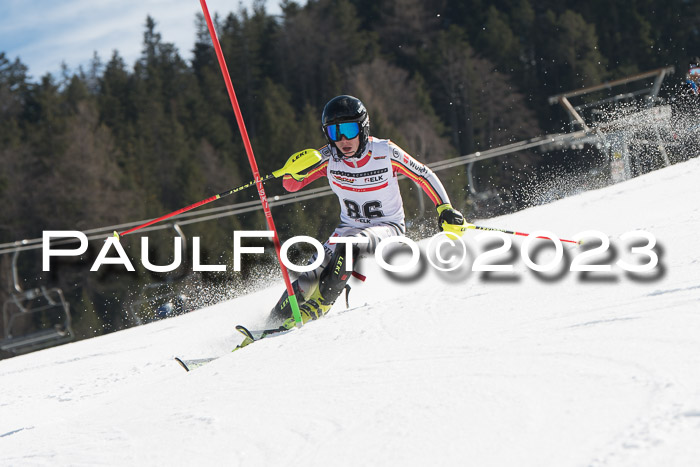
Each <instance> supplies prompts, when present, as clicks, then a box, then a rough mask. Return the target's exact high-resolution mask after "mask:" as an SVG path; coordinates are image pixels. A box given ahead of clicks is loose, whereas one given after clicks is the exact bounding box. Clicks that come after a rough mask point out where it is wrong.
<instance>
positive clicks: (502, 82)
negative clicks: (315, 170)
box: [0, 0, 700, 337]
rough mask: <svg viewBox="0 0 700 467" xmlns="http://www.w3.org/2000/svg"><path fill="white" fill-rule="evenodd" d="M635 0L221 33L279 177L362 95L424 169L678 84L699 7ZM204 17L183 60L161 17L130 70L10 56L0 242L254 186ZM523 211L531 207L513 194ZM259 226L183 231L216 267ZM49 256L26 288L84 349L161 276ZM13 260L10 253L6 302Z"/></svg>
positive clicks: (306, 12) (223, 26)
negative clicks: (643, 75)
mask: <svg viewBox="0 0 700 467" xmlns="http://www.w3.org/2000/svg"><path fill="white" fill-rule="evenodd" d="M632 4H634V6H633V7H632V6H631V4H630V2H629V1H628V2H616V1H613V2H609V1H602V0H592V1H589V2H574V1H571V0H565V1H556V2H555V1H551V0H545V1H540V2H534V1H531V0H497V1H491V2H483V1H481V0H467V1H456V0H437V1H434V2H422V1H418V0H371V1H369V0H356V1H351V0H312V1H309V2H308V3H307V4H305V5H301V4H298V3H295V2H291V1H287V0H285V1H284V2H282V15H280V16H272V15H270V14H268V13H267V12H266V10H265V7H264V2H257V3H256V4H255V6H254V8H252V10H239V11H234V12H230V13H229V14H227V15H226V16H225V17H217V18H215V23H216V27H217V30H218V34H219V37H220V39H221V44H222V47H223V51H224V55H225V56H226V60H227V63H228V68H229V71H230V73H231V78H232V81H233V84H234V88H235V89H236V92H237V95H238V100H239V102H240V105H241V107H242V111H243V116H244V119H245V122H246V125H247V129H248V132H249V135H250V137H251V139H252V145H253V148H254V150H255V154H256V157H257V161H258V165H259V167H260V172H261V173H262V174H267V173H270V172H271V171H273V170H275V169H277V168H279V167H280V166H281V164H283V163H284V161H285V160H286V159H287V157H288V156H289V155H290V154H292V153H293V152H296V151H298V150H301V149H303V148H307V147H320V146H321V145H322V144H324V140H323V137H322V133H321V130H320V113H321V109H322V108H323V105H324V104H325V102H327V101H328V100H329V99H330V98H331V97H333V96H335V95H337V94H352V95H356V96H358V97H360V98H361V99H362V100H363V101H364V102H365V104H366V106H367V107H368V110H369V114H370V118H371V125H372V134H373V135H376V136H378V137H382V138H391V139H392V140H393V141H395V142H396V143H397V144H399V145H400V146H402V147H403V148H404V149H405V150H406V151H407V152H409V153H410V154H412V155H414V156H416V157H417V158H418V159H419V160H421V161H423V162H426V163H430V162H435V161H440V160H444V159H448V158H451V157H455V156H458V155H463V154H467V153H472V152H475V151H481V150H485V149H489V148H492V147H497V146H500V145H503V144H507V143H510V142H514V141H519V140H523V139H527V138H532V137H535V136H540V135H543V134H546V133H548V132H559V131H567V130H566V129H564V128H563V126H564V121H563V119H562V114H561V111H560V109H558V108H555V107H552V106H550V105H549V104H548V102H547V97H549V96H551V95H554V94H557V93H560V92H564V91H568V90H571V89H576V88H580V87H583V86H587V85H592V84H598V83H601V82H603V81H605V80H610V79H615V78H619V77H623V76H627V75H630V74H633V73H636V72H640V71H645V70H649V69H654V68H658V67H662V66H668V65H674V66H676V69H677V70H680V71H681V73H682V72H683V71H684V70H685V69H686V67H687V64H688V61H689V60H691V59H692V57H694V56H695V55H697V54H698V44H699V43H700V29H698V24H700V2H691V1H686V0H668V1H665V2H658V1H652V0H638V1H633V2H632ZM192 20H193V21H195V20H196V21H197V25H198V32H197V36H196V42H195V45H194V48H193V50H187V51H183V50H177V49H176V48H175V47H174V46H173V44H172V43H169V42H168V38H167V37H162V36H161V34H160V33H159V32H158V22H157V21H158V18H151V17H148V18H144V21H145V23H144V32H143V48H142V53H141V56H140V58H139V60H138V61H137V62H136V63H125V61H124V59H123V58H122V57H121V56H120V55H119V53H118V51H117V52H115V53H114V54H113V55H112V56H111V57H99V56H97V55H94V56H93V58H92V62H91V66H89V67H88V68H87V69H78V70H68V69H64V72H63V73H62V74H61V76H52V75H45V76H41V77H32V76H29V75H28V72H27V67H26V66H25V65H24V64H23V63H22V59H21V57H17V58H13V57H8V56H6V54H5V53H2V51H1V50H0V167H2V170H1V171H0V203H1V205H2V209H1V210H0V243H7V242H13V241H16V240H21V239H25V238H37V237H41V235H42V231H44V230H73V229H77V230H86V229H91V228H96V227H101V226H106V225H116V224H121V223H125V222H131V221H138V220H142V219H148V218H152V217H157V216H160V215H162V214H164V213H167V212H170V211H173V210H176V209H178V208H181V207H183V206H186V205H189V204H191V203H193V202H195V201H198V200H200V199H203V198H206V197H208V196H211V195H212V194H215V193H219V192H221V191H224V190H226V189H229V188H232V187H235V186H238V185H240V184H243V183H246V182H247V181H249V180H250V179H251V172H250V168H249V166H248V163H247V158H246V154H245V151H244V147H243V144H242V141H241V137H240V134H239V132H238V128H237V125H236V121H235V118H234V116H233V113H232V111H231V107H230V102H229V99H228V96H227V94H226V89H225V87H224V83H223V80H222V77H221V72H220V70H219V67H218V63H217V61H216V56H215V54H214V50H213V48H212V46H211V41H210V38H209V34H208V31H207V29H206V25H205V23H204V20H203V18H202V17H201V15H200V16H198V17H197V18H193V19H192ZM676 78H680V76H678V75H677V76H676ZM542 164H543V161H542V160H541V158H539V156H537V155H535V154H528V153H522V154H518V156H517V157H508V158H504V159H494V160H492V161H491V162H489V163H487V164H484V171H485V172H484V173H487V174H488V178H489V181H490V183H492V184H494V185H495V186H499V187H506V188H507V189H509V190H513V191H515V192H517V190H518V189H519V187H522V186H523V185H524V184H525V183H526V179H527V178H528V176H529V174H536V173H537V172H538V171H540V170H544V168H543V165H542ZM439 175H440V177H441V179H442V180H443V181H444V182H445V185H446V187H447V189H448V191H449V192H450V194H451V196H452V197H453V204H455V205H456V207H458V208H460V209H462V210H464V212H465V213H469V211H470V199H469V196H468V192H467V190H466V189H465V186H466V175H465V172H464V169H463V168H458V169H454V170H452V171H449V172H443V173H440V174H439ZM318 183H319V185H318V186H322V185H321V183H320V182H318ZM402 183H406V185H405V187H404V189H405V190H407V191H409V192H413V190H414V188H413V187H412V186H409V184H408V183H407V182H402ZM267 187H268V188H267V189H268V195H270V196H274V195H276V194H282V193H283V192H284V190H283V189H282V187H281V184H280V183H279V182H274V181H273V182H270V183H268V185H267ZM255 198H256V192H255V190H249V191H242V192H240V193H237V194H235V195H232V196H231V197H230V198H227V199H226V201H222V203H231V204H232V203H237V202H243V201H248V200H253V199H255ZM404 198H405V201H406V204H407V214H408V217H409V220H413V221H415V222H416V223H419V222H420V220H421V219H422V218H423V217H424V216H425V217H427V218H428V219H429V220H430V221H431V222H432V221H433V217H434V216H433V213H432V207H430V206H429V208H430V209H428V208H426V211H425V212H421V211H420V203H419V202H418V198H417V196H409V195H406V196H405V197H404ZM428 204H429V203H428ZM515 204H516V205H514V206H513V209H517V208H519V207H521V206H518V205H517V197H516V199H515ZM337 209H338V208H337V206H336V201H335V199H331V198H321V199H318V200H313V201H308V202H306V203H305V204H299V205H294V204H290V205H286V206H285V207H284V208H278V209H275V210H274V211H273V214H274V215H275V222H276V224H277V226H278V229H279V231H280V235H281V236H282V237H283V238H287V237H289V236H291V235H293V234H298V235H301V234H305V235H312V236H316V237H319V238H324V237H326V236H327V235H328V233H329V229H330V226H333V225H335V221H336V219H337V215H338V214H337ZM428 211H430V212H428ZM263 226H264V220H263V216H262V214H261V213H260V212H252V213H247V214H244V215H240V216H232V217H226V218H222V219H218V220H216V221H209V222H203V223H200V224H193V225H189V226H187V227H186V228H185V233H186V234H187V236H188V237H191V236H193V235H197V236H200V237H202V244H203V245H206V249H204V250H203V255H204V260H203V261H206V262H211V263H214V262H218V263H220V264H226V263H227V262H228V263H230V257H231V249H232V247H231V238H232V231H233V230H235V229H260V228H261V227H263ZM152 238H153V241H152V242H151V244H152V250H153V251H152V257H153V258H155V260H154V261H158V260H159V261H160V262H161V263H165V262H166V261H168V257H169V256H172V233H171V232H168V233H167V234H166V233H160V234H159V233H154V234H153V236H152ZM129 242H131V240H129V241H128V242H127V243H128V244H129V245H131V246H132V247H133V248H136V246H137V245H138V244H137V241H136V240H134V241H133V243H129ZM92 243H93V244H91V250H90V254H89V255H87V256H88V257H89V258H92V259H94V258H95V256H96V253H97V251H99V247H100V245H98V244H97V243H99V242H92ZM133 251H135V252H136V253H134V256H135V257H136V258H138V250H137V249H134V250H133ZM40 259H41V257H40V253H39V252H27V253H23V254H22V255H21V257H20V262H19V264H20V268H19V269H20V272H21V276H22V277H23V278H25V283H24V284H23V285H24V286H25V287H31V286H35V285H36V284H41V283H47V282H48V283H53V284H56V285H59V286H61V287H62V288H63V289H64V290H65V291H66V294H67V296H68V298H69V300H70V302H71V306H72V310H73V313H74V318H75V319H76V331H77V332H78V334H79V336H81V337H87V336H91V335H94V334H99V333H103V332H108V331H112V330H116V329H120V328H123V327H126V326H129V325H131V324H133V322H132V321H131V320H130V319H129V317H128V316H125V313H124V311H123V310H124V308H125V304H126V303H128V302H129V300H130V299H132V298H133V297H134V296H135V295H138V293H139V291H140V290H141V287H142V286H143V285H145V284H148V283H150V282H153V281H155V280H163V278H162V277H154V276H153V275H152V274H151V273H148V272H147V271H145V270H143V269H139V270H138V271H137V273H135V274H128V273H125V272H124V271H122V270H119V269H118V268H105V270H104V271H101V272H100V273H99V274H94V273H89V267H90V265H91V261H72V262H70V261H66V262H60V264H59V265H58V266H57V267H56V268H55V270H53V271H52V272H51V273H50V274H42V273H41V272H40V264H41V263H40ZM11 260H12V258H11V255H7V254H6V255H2V256H0V280H2V281H3V289H2V291H1V292H0V299H2V300H3V301H4V299H5V297H6V296H7V294H8V293H9V291H10V290H9V288H8V287H7V285H6V284H11V283H12V281H11V279H10V277H9V272H8V271H9V270H10V263H11ZM136 262H138V261H136ZM137 269H138V268H137ZM251 269H253V268H252V267H250V266H249V267H248V269H247V270H246V271H244V272H243V274H241V275H237V276H236V277H232V276H234V275H233V273H227V274H204V275H203V276H202V277H198V278H197V282H198V284H200V286H201V287H203V288H204V289H206V288H207V287H211V288H212V289H211V290H214V288H217V290H220V289H221V288H224V289H235V288H236V287H237V286H238V284H240V283H241V282H245V281H246V280H247V279H248V278H250V279H251V280H253V279H254V278H255V276H256V273H255V271H252V270H251ZM271 269H273V270H274V268H271Z"/></svg>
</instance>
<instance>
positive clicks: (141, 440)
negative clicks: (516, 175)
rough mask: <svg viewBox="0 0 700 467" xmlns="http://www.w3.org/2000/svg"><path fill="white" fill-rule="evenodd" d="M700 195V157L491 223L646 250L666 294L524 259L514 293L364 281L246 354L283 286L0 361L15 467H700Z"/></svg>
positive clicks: (430, 276)
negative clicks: (627, 240) (244, 333)
mask: <svg viewBox="0 0 700 467" xmlns="http://www.w3.org/2000/svg"><path fill="white" fill-rule="evenodd" d="M698 179H700V159H694V160H691V161H689V162H685V163H682V164H678V165H675V166H672V167H669V168H666V169H663V170H660V171H657V172H654V173H651V174H647V175H645V176H642V177H639V178H636V179H633V180H630V181H627V182H625V183H621V184H618V185H614V186H610V187H607V188H604V189H600V190H596V191H592V192H587V193H583V194H580V195H577V196H574V197H570V198H566V199H563V200H560V201H557V202H555V203H552V204H549V205H545V206H539V207H535V208H530V209H527V210H525V211H522V212H518V213H515V214H512V215H508V216H503V217H500V218H496V219H489V220H488V221H484V222H478V224H481V225H490V226H494V227H500V228H506V229H517V230H519V231H525V232H528V231H534V230H539V229H546V230H549V231H552V232H555V233H556V234H558V235H561V236H562V237H563V238H570V237H571V236H573V235H574V234H576V233H578V232H581V231H585V230H591V229H595V230H600V231H602V232H604V233H605V234H606V235H609V236H610V238H611V241H612V243H613V246H614V247H615V248H617V250H618V251H619V252H620V253H619V255H623V254H624V248H625V247H624V246H622V245H621V244H620V242H619V237H620V235H622V234H624V233H625V232H628V231H632V230H636V229H643V230H647V231H648V232H650V233H652V234H654V235H655V237H656V238H657V240H658V244H659V248H658V251H659V252H660V258H661V264H660V265H659V266H658V267H657V270H656V271H655V272H656V274H652V275H651V276H650V277H651V279H649V276H646V279H645V276H631V275H628V274H626V273H624V272H622V271H619V270H614V271H613V272H612V273H608V274H598V273H593V274H589V275H588V276H581V275H578V274H577V273H572V272H565V273H563V274H559V275H555V276H554V277H550V276H547V277H545V278H538V277H537V276H536V275H535V274H534V273H533V272H532V271H530V270H528V269H526V267H525V266H524V264H523V263H522V261H521V260H520V259H519V255H518V256H515V265H516V266H515V269H516V271H515V273H513V274H510V275H508V274H503V273H496V274H492V275H490V276H488V279H487V278H486V277H485V276H483V275H481V273H473V272H469V271H466V270H462V271H455V272H453V273H450V274H445V273H440V274H438V273H437V272H435V271H434V270H432V268H430V267H429V268H428V271H427V272H426V273H425V274H423V275H422V276H421V277H420V279H417V280H413V281H403V282H402V281H397V280H393V279H390V278H389V277H388V275H387V274H386V273H385V272H383V271H382V270H380V269H379V268H378V267H377V266H376V265H374V264H372V263H371V262H365V264H364V265H363V272H365V273H366V274H367V275H368V280H367V282H366V283H364V284H359V283H358V284H357V285H356V286H354V287H353V292H352V294H351V296H350V299H351V306H357V305H361V304H363V303H367V306H360V307H358V308H356V309H353V310H350V311H347V312H343V310H342V306H341V304H340V303H339V304H338V305H336V308H339V309H334V310H332V311H331V313H330V314H329V315H328V316H327V317H326V318H324V319H322V320H319V321H317V322H313V323H311V324H309V325H307V326H304V327H303V328H302V329H299V330H295V331H292V332H290V333H287V334H285V335H283V336H279V337H276V338H270V339H266V340H263V341H260V342H258V343H256V344H255V345H252V346H250V347H247V348H245V349H243V350H241V351H239V352H236V353H233V354H232V353H230V350H231V349H233V348H234V347H235V346H236V345H237V344H238V342H239V341H240V340H241V336H240V334H239V333H238V332H236V331H235V329H234V326H235V324H244V325H249V326H251V327H259V326H260V325H261V323H262V322H263V320H264V318H265V315H266V310H267V309H269V308H271V307H272V305H274V302H275V301H276V300H277V298H278V296H279V294H280V293H281V290H282V288H283V286H282V285H281V284H276V285H274V286H272V287H270V288H268V289H265V290H261V291H259V292H256V293H254V294H251V295H248V296H245V297H241V298H238V299H235V300H232V301H230V302H226V303H221V304H218V305H215V306H212V307H209V308H206V309H202V310H199V311H196V312H193V313H189V314H187V315H184V316H180V317H177V318H171V319H168V320H165V321H160V322H156V323H151V324H148V325H145V326H141V327H138V328H132V329H128V330H125V331H121V332H117V333H113V334H109V335H106V336H101V337H98V338H94V339H90V340H85V341H80V342H76V343H72V344H68V345H64V346H60V347H56V348H53V349H48V350H44V351H41V352H35V353H32V354H29V355H25V356H20V357H15V358H12V359H8V360H4V361H1V362H0V465H125V464H138V465H191V464H201V465H209V464H217V465H288V466H314V465H347V466H355V465H479V466H489V465H494V466H502V465H519V466H545V465H552V466H582V465H584V466H586V465H588V466H658V465H665V466H667V465H677V466H686V465H697V462H698V459H700V442H698V440H699V439H700V334H699V333H698V331H699V330H700V313H699V311H700V244H698V242H697V232H699V231H700V205H699V204H698V200H700V188H698V183H697V180H698ZM476 235H477V233H476V232H469V233H468V234H467V239H468V240H469V241H470V242H472V244H476V240H475V237H476ZM521 243H522V240H521V239H513V245H514V248H516V249H518V250H517V251H519V245H520V244H521ZM422 245H423V246H425V243H423V244H422ZM568 251H569V250H568ZM570 251H573V250H570ZM547 254H548V253H547V251H545V252H544V253H543V254H542V258H541V261H542V262H544V261H546V260H547ZM571 254H573V253H571ZM596 274H598V275H596ZM341 301H342V300H339V302H341ZM218 355H220V356H222V357H221V358H219V359H217V360H215V361H213V362H211V363H209V364H208V365H206V366H204V367H201V368H199V369H197V370H195V371H192V372H190V373H187V372H184V371H183V370H182V368H180V366H179V365H178V364H177V363H176V362H175V361H174V360H173V357H175V356H180V357H183V358H188V359H189V358H202V357H210V356H218Z"/></svg>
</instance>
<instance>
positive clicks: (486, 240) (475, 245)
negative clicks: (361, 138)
mask: <svg viewBox="0 0 700 467" xmlns="http://www.w3.org/2000/svg"><path fill="white" fill-rule="evenodd" d="M273 236H274V234H273V232H272V231H271V230H252V231H241V230H236V231H234V232H233V270H234V271H236V272H238V271H240V270H241V255H243V254H264V253H265V247H262V246H244V245H242V239H244V238H256V239H261V238H272V237H273ZM59 239H61V240H66V239H73V240H76V241H78V242H79V243H80V246H79V247H78V248H74V249H66V248H60V249H57V248H52V247H51V242H52V241H54V240H59ZM617 240H619V242H620V243H621V244H622V247H621V248H615V247H611V241H610V237H608V236H607V235H605V234H604V233H603V232H600V231H595V230H589V231H585V232H581V233H579V234H577V235H575V236H574V237H573V240H566V241H567V242H572V243H575V246H573V247H571V246H567V248H568V249H569V252H571V251H573V252H574V253H573V255H571V254H567V255H565V254H564V248H565V247H564V246H563V244H562V241H561V240H560V239H559V238H558V237H557V236H556V235H554V234H553V233H551V232H548V231H537V232H533V233H531V234H529V235H528V236H527V237H526V238H525V240H524V241H523V242H522V243H521V244H520V245H519V250H520V252H519V254H517V255H513V248H514V247H513V242H512V240H511V237H509V236H508V235H506V234H505V233H503V232H500V231H497V230H494V231H490V230H486V231H484V232H482V233H480V234H478V235H476V236H473V237H470V238H469V239H468V240H466V239H465V238H464V237H456V236H455V235H453V234H447V233H445V232H440V233H439V234H437V235H435V236H434V237H432V238H431V239H430V240H429V241H428V242H427V247H426V251H425V252H422V251H421V248H420V247H419V245H418V244H417V243H416V242H415V241H413V240H411V239H410V238H407V237H403V236H393V237H388V238H385V239H383V240H382V241H380V242H379V244H378V245H377V247H376V249H375V251H374V259H375V261H376V262H377V264H378V265H379V266H380V267H381V268H382V269H384V270H385V271H388V272H392V273H404V272H408V271H411V270H412V269H413V268H415V267H416V265H417V264H418V263H419V262H420V261H421V260H422V259H424V258H427V261H428V263H429V264H430V265H431V266H432V267H433V268H434V269H436V270H438V271H454V270H456V269H459V268H468V269H470V270H471V271H477V272H505V273H513V272H517V271H516V269H515V264H514V263H515V262H516V261H518V258H519V260H520V261H522V262H523V264H525V266H527V268H529V269H531V270H533V271H536V272H549V271H552V270H555V269H558V268H561V267H562V262H567V264H565V265H564V267H565V268H566V269H567V270H568V271H571V272H611V271H613V268H614V267H616V268H618V270H621V271H626V272H631V273H647V272H650V271H652V270H654V269H655V268H656V267H657V266H658V265H659V255H658V253H657V251H656V246H657V243H656V238H655V237H654V235H652V234H651V233H649V232H646V231H643V230H635V231H631V232H627V233H625V234H623V235H620V236H619V237H617ZM173 241H174V249H173V251H174V258H173V261H172V263H170V264H168V265H155V264H153V263H152V262H151V261H150V259H149V257H148V237H141V264H142V265H143V267H144V268H145V269H147V270H149V271H152V272H160V273H162V272H170V271H174V270H175V269H177V268H178V267H180V265H181V264H182V253H181V252H182V249H181V242H182V239H181V238H180V237H174V239H173ZM42 242H43V243H42V258H43V261H42V267H43V271H50V270H51V258H52V257H71V256H73V257H74V256H80V255H83V254H85V253H86V252H87V248H88V239H87V236H86V235H85V234H84V233H82V232H80V231H76V230H50V231H44V232H43V237H42ZM368 242H369V239H368V238H367V237H331V238H330V239H329V243H331V244H337V245H345V246H344V248H346V257H347V258H348V261H347V263H346V264H345V267H346V270H347V271H352V269H353V265H354V261H353V260H354V258H353V257H352V246H353V245H357V244H366V243H368ZM300 243H306V244H309V245H311V246H312V247H314V248H315V250H316V255H315V256H314V260H313V261H312V262H311V263H309V264H306V265H297V264H294V263H292V262H291V261H290V260H289V258H288V252H289V249H290V248H291V247H293V246H294V245H297V244H300ZM401 244H402V245H404V246H405V247H408V249H409V250H410V255H411V257H410V259H409V260H408V261H406V260H401V264H393V263H391V262H390V261H388V260H387V256H389V257H393V256H394V255H393V254H392V253H389V251H394V252H396V251H397V250H396V249H395V248H396V247H398V246H399V245H401ZM583 245H586V247H585V248H582V246H583ZM589 246H592V247H589ZM480 247H484V248H483V251H478V252H477V251H476V250H477V249H480ZM542 248H553V249H554V255H553V256H552V255H549V256H550V257H549V258H548V259H546V260H545V261H540V260H539V259H538V254H539V252H540V251H541V250H542ZM611 250H612V251H613V252H615V253H614V254H612V255H611V254H610V252H611ZM423 255H424V257H423ZM618 255H619V256H620V257H619V259H617V260H616V261H615V259H616V256H618ZM280 256H281V259H282V263H283V264H284V266H285V267H286V268H287V269H289V270H291V271H295V272H308V271H312V270H314V269H316V268H318V267H320V266H321V264H322V263H323V259H324V256H325V254H324V247H323V245H322V244H321V243H320V242H319V241H318V240H316V239H315V238H313V237H309V236H303V235H300V236H296V237H292V238H290V239H288V240H287V241H285V242H284V243H283V244H282V246H281V250H280ZM504 257H507V258H510V259H512V261H510V262H509V263H504V262H503V261H502V260H501V261H499V259H502V258H504ZM105 264H109V265H122V266H124V267H125V269H126V270H127V271H131V272H133V271H135V268H134V265H133V263H132V260H131V259H130V258H129V256H128V255H127V253H126V251H125V250H124V247H123V246H122V245H121V243H120V242H119V238H118V237H108V238H107V239H105V242H104V244H103V246H102V248H101V249H100V252H99V253H98V255H97V258H96V259H95V261H94V262H93V264H92V267H91V268H90V271H93V272H94V271H99V269H100V267H101V266H103V265H105ZM192 268H193V271H195V272H204V271H209V272H217V271H218V272H224V271H226V269H227V267H226V265H220V264H202V263H201V256H200V238H199V237H193V238H192Z"/></svg>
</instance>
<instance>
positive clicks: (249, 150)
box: [199, 0, 301, 326]
mask: <svg viewBox="0 0 700 467" xmlns="http://www.w3.org/2000/svg"><path fill="white" fill-rule="evenodd" d="M199 3H200V4H201V5H202V12H203V13H204V19H205V20H206V22H207V28H209V35H210V36H211V41H212V43H213V44H214V50H215V51H216V58H217V59H218V60H219V67H220V68H221V74H222V75H223V76H224V81H225V82H226V90H227V91H228V96H229V99H230V100H231V106H232V107H233V113H234V114H235V115H236V122H238V129H239V130H240V132H241V137H242V138H243V144H244V145H245V152H246V154H247V155H248V162H249V163H250V168H251V170H252V171H253V178H254V179H255V184H256V186H257V188H258V195H260V201H261V202H262V206H263V210H264V211H265V219H266V220H267V227H268V228H269V229H270V230H271V231H272V232H273V233H274V234H275V236H274V237H273V242H274V244H275V252H276V253H277V259H278V261H279V263H280V268H281V269H282V277H284V284H285V285H286V287H287V294H288V296H289V303H290V304H291V306H292V313H293V315H294V321H295V322H296V324H297V326H300V325H301V313H300V312H299V304H298V303H297V299H296V296H295V295H294V289H293V287H292V282H291V280H290V279H289V271H287V268H286V267H285V266H284V264H283V263H282V255H281V252H280V249H281V245H280V240H279V235H278V234H277V229H276V228H275V222H274V221H273V220H272V212H270V206H269V204H268V202H267V195H266V194H265V189H264V188H263V185H262V180H261V179H260V173H259V172H258V164H257V162H256V161H255V154H253V146H252V145H251V144H250V138H248V131H247V130H246V128H245V122H244V121H243V114H242V113H241V108H240V106H239V105H238V99H237V98H236V92H235V91H234V90H233V83H231V77H230V76H229V73H228V67H227V66H226V60H225V59H224V53H223V52H222V51H221V44H220V43H219V38H218V37H217V35H216V30H215V29H214V23H212V21H211V16H210V15H209V8H207V2H206V0H199Z"/></svg>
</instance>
